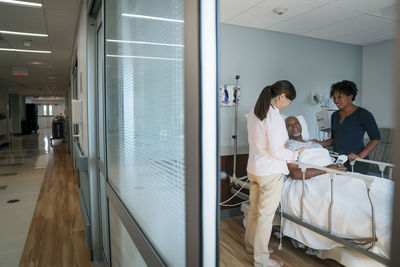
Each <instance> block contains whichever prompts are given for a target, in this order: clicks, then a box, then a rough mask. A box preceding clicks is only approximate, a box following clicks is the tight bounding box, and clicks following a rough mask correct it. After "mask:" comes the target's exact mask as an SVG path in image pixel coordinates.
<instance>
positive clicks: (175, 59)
mask: <svg viewBox="0 0 400 267" xmlns="http://www.w3.org/2000/svg"><path fill="white" fill-rule="evenodd" d="M107 57H118V58H139V59H156V60H172V61H182V60H183V59H181V58H171V57H143V56H124V55H107Z"/></svg>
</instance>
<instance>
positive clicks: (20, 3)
mask: <svg viewBox="0 0 400 267" xmlns="http://www.w3.org/2000/svg"><path fill="white" fill-rule="evenodd" d="M0 3H4V4H10V5H16V6H27V7H42V4H41V3H33V2H25V1H16V0H0Z"/></svg>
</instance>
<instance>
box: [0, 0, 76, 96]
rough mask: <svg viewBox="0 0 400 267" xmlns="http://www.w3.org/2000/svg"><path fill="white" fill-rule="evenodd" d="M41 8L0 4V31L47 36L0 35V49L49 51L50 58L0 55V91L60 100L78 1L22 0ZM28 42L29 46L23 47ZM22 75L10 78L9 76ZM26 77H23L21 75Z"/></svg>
mask: <svg viewBox="0 0 400 267" xmlns="http://www.w3.org/2000/svg"><path fill="white" fill-rule="evenodd" d="M24 1H29V2H34V3H42V5H43V6H42V7H41V8H40V7H39V8H34V7H23V6H17V5H11V4H5V3H1V2H0V31H15V32H28V33H41V34H48V37H32V36H20V35H9V34H3V33H0V49H1V48H13V49H25V50H41V51H51V53H50V54H39V53H26V52H9V51H0V90H8V92H9V93H19V94H23V95H33V94H39V95H40V96H64V95H65V94H66V91H67V88H68V85H69V80H70V64H71V58H72V53H73V45H74V41H75V32H76V27H77V23H78V18H79V12H80V8H81V0H24ZM25 40H31V41H32V43H31V46H30V47H26V46H24V41H25ZM13 72H14V73H19V74H23V75H17V76H15V75H12V73H13ZM26 73H27V75H25V74H26Z"/></svg>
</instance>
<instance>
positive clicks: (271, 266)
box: [264, 259, 283, 267]
mask: <svg viewBox="0 0 400 267" xmlns="http://www.w3.org/2000/svg"><path fill="white" fill-rule="evenodd" d="M264 266H268V267H280V266H283V263H282V262H280V261H278V260H273V259H268V261H267V262H266V264H264Z"/></svg>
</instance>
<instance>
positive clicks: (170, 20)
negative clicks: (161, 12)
mask: <svg viewBox="0 0 400 267" xmlns="http://www.w3.org/2000/svg"><path fill="white" fill-rule="evenodd" d="M121 16H123V17H132V18H139V19H152V20H161V21H169V22H183V20H179V19H168V18H160V17H151V16H144V15H136V14H127V13H122V14H121Z"/></svg>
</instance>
